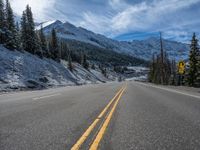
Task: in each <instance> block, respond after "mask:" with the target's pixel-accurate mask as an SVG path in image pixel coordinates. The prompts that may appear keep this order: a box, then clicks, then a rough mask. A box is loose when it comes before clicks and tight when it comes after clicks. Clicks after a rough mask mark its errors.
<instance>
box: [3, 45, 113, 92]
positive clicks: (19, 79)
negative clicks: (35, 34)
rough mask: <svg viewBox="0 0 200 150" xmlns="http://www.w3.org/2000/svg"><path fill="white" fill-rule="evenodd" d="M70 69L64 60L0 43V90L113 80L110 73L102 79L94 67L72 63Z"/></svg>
mask: <svg viewBox="0 0 200 150" xmlns="http://www.w3.org/2000/svg"><path fill="white" fill-rule="evenodd" d="M74 69H75V71H74V72H70V71H69V70H68V69H67V62H65V61H62V63H61V64H59V63H57V62H55V61H53V60H50V59H46V58H44V59H40V58H38V57H37V56H34V55H31V54H29V53H27V52H19V51H10V50H7V49H6V48H4V47H2V46H0V91H9V90H22V89H27V88H30V89H41V88H47V87H52V86H66V85H77V84H85V83H99V82H106V81H108V80H112V79H114V77H113V78H112V76H111V78H109V79H107V78H105V77H104V76H103V75H102V74H101V72H100V71H98V70H97V71H95V70H91V71H87V70H85V69H84V68H82V67H81V66H80V65H78V64H74Z"/></svg>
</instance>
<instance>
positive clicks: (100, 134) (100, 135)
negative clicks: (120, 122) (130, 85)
mask: <svg viewBox="0 0 200 150" xmlns="http://www.w3.org/2000/svg"><path fill="white" fill-rule="evenodd" d="M125 89H126V88H124V89H123V91H122V92H121V93H120V95H119V97H118V98H117V100H116V102H115V104H114V106H113V107H112V109H111V111H110V113H109V115H108V117H107V118H106V120H105V122H104V123H103V126H102V127H101V129H100V131H99V132H98V134H97V136H96V138H95V140H94V141H93V143H92V145H91V146H90V149H89V150H97V148H98V146H99V143H100V141H101V139H102V138H103V136H104V134H105V131H106V128H107V127H108V125H109V123H110V120H111V118H112V116H113V113H114V112H115V109H116V107H117V104H118V103H119V101H120V99H121V97H122V94H123V93H124V91H125Z"/></svg>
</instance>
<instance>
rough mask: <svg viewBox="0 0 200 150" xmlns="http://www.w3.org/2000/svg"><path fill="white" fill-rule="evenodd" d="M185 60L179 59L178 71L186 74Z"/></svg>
mask: <svg viewBox="0 0 200 150" xmlns="http://www.w3.org/2000/svg"><path fill="white" fill-rule="evenodd" d="M185 66H186V64H185V62H184V61H183V60H181V61H179V63H178V73H179V74H184V73H185Z"/></svg>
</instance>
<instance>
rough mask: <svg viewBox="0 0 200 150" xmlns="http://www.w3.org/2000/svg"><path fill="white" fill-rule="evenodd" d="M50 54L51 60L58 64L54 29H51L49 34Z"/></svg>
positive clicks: (56, 39)
mask: <svg viewBox="0 0 200 150" xmlns="http://www.w3.org/2000/svg"><path fill="white" fill-rule="evenodd" d="M50 52H51V58H52V59H53V60H56V61H57V62H60V57H59V56H60V54H59V45H58V38H57V35H56V31H55V29H53V30H52V32H51V41H50Z"/></svg>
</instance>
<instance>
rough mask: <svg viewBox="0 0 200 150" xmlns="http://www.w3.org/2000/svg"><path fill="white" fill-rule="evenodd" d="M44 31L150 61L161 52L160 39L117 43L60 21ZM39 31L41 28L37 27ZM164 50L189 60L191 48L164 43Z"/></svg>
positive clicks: (173, 55) (173, 42)
mask: <svg viewBox="0 0 200 150" xmlns="http://www.w3.org/2000/svg"><path fill="white" fill-rule="evenodd" d="M43 27H44V31H45V33H46V34H47V35H49V34H50V32H51V30H52V29H53V28H55V29H56V31H57V33H58V36H59V37H60V38H62V39H66V40H69V39H70V40H76V41H80V42H84V43H89V44H92V45H94V46H97V47H100V48H103V49H105V50H113V51H116V52H118V53H124V54H128V55H131V56H134V57H138V58H142V59H145V60H150V59H151V58H152V55H153V54H158V53H159V52H160V42H159V39H158V38H149V39H147V40H143V41H136V40H134V41H132V42H127V41H117V40H113V39H110V38H107V37H105V36H103V35H100V34H96V33H93V32H91V31H88V30H87V29H84V28H82V27H76V26H74V25H73V24H70V23H69V22H65V23H63V22H61V21H59V20H56V21H49V22H45V23H43ZM36 29H37V30H39V29H40V26H37V27H36ZM163 45H164V49H165V51H166V52H167V53H168V55H169V56H170V58H175V59H176V60H177V59H180V57H182V58H183V59H187V57H188V53H189V46H188V45H187V44H184V43H179V42H175V41H168V40H164V41H163Z"/></svg>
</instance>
